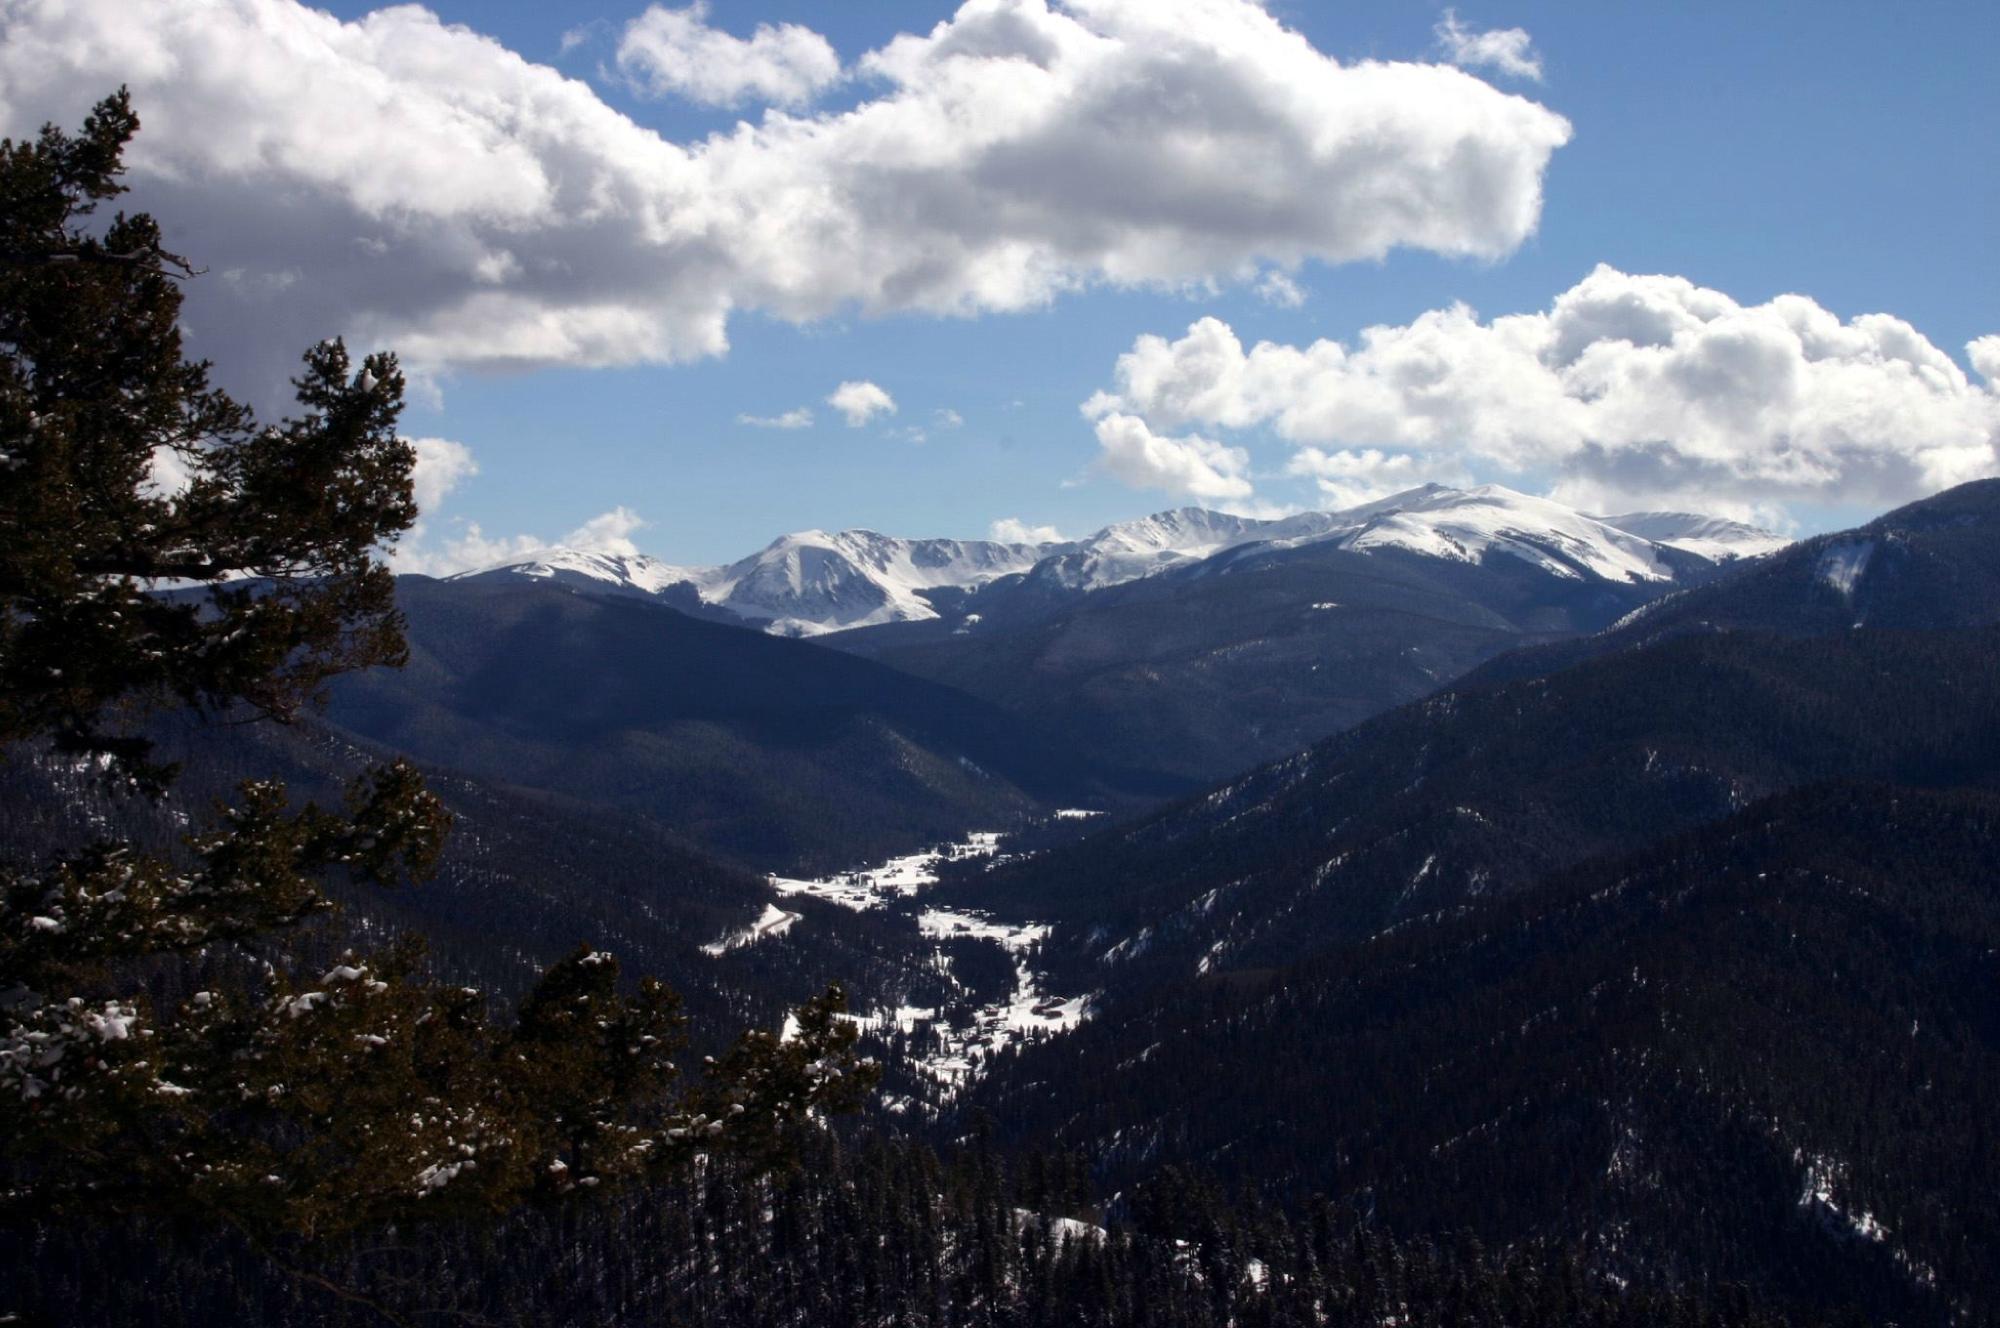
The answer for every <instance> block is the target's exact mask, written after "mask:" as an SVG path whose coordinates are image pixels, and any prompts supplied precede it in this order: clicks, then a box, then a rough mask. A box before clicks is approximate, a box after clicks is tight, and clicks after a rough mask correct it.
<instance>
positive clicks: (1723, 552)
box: [1598, 512, 1792, 563]
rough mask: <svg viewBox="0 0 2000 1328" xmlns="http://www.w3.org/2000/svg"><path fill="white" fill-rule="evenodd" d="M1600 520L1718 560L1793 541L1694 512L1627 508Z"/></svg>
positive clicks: (1769, 549) (1766, 550) (1753, 555)
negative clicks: (1646, 510) (1631, 509)
mask: <svg viewBox="0 0 2000 1328" xmlns="http://www.w3.org/2000/svg"><path fill="white" fill-rule="evenodd" d="M1598 520H1600V521H1602V522H1603V523H1604V524H1605V525H1607V526H1615V527H1616V528H1618V529H1619V530H1623V531H1626V532H1628V533H1630V534H1633V535H1638V536H1640V537H1641V538H1643V539H1649V540H1651V541H1653V542H1654V543H1655V544H1665V545H1668V546H1669V547H1671V548H1676V549H1684V550H1686V551H1687V552H1689V553H1697V554H1700V555H1701V556H1702V557H1704V558H1707V559H1710V560H1711V561H1714V562H1719V563H1726V562H1733V561H1734V560H1736V559H1738V558H1761V557H1763V556H1764V555H1765V554H1767V553H1776V552H1777V551H1778V550H1779V549H1782V548H1784V547H1785V546H1786V545H1788V544H1790V543H1791V542H1792V541H1790V540H1788V539H1786V538H1785V537H1784V536H1783V535H1774V534H1772V533H1771V532H1770V531H1768V530H1760V529H1758V528H1757V527H1756V526H1750V525H1745V524H1744V523H1743V522H1741V521H1730V520H1728V519H1726V518H1724V517H1719V516H1699V515H1696V514H1695V513H1693V512H1628V513H1627V514H1625V515H1624V516H1605V517H1599V518H1598Z"/></svg>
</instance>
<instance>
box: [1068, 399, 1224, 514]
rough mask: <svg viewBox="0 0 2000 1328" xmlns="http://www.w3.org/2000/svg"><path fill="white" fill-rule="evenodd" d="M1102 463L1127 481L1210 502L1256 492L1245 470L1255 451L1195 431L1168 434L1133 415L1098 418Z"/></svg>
mask: <svg viewBox="0 0 2000 1328" xmlns="http://www.w3.org/2000/svg"><path fill="white" fill-rule="evenodd" d="M1097 445H1098V447H1099V449H1100V451H1099V452H1098V456H1097V467H1098V469H1099V470H1101V471H1103V472H1104V473H1105V474H1107V475H1109V476H1111V477H1112V478H1113V479H1115V480H1117V481H1118V482H1119V483H1121V484H1126V485H1129V486H1131V487H1132V488H1135V489H1158V490H1162V491H1164V492H1166V493H1170V494H1173V495H1174V496H1176V497H1180V498H1196V499H1201V500H1203V501H1206V502H1214V501H1221V500H1230V499H1246V498H1249V497H1250V496H1251V493H1252V492H1253V490H1252V487H1251V484H1250V481H1249V479H1248V478H1246V477H1245V474H1244V472H1245V471H1246V470H1248V469H1249V466H1250V454H1249V453H1248V452H1246V451H1244V450H1243V449H1242V448H1240V447H1226V446H1224V445H1223V444H1221V443H1218V442H1214V441H1211V440H1210V439H1207V438H1202V437H1199V436H1197V435H1194V434H1189V435H1187V436H1186V437H1183V438H1166V437H1162V436H1161V435H1159V434H1156V433H1154V432H1153V431H1152V430H1151V429H1150V428H1148V427H1147V425H1146V422H1145V421H1144V420H1142V419H1139V418H1137V417H1136V416H1132V415H1121V414H1115V413H1114V414H1108V415H1104V416H1102V417H1101V418H1099V420H1098V421H1097Z"/></svg>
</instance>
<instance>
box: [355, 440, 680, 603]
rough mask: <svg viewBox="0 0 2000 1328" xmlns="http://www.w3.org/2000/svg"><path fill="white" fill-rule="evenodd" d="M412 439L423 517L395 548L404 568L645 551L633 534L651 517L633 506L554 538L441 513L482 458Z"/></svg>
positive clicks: (395, 562) (427, 571)
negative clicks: (500, 530)
mask: <svg viewBox="0 0 2000 1328" xmlns="http://www.w3.org/2000/svg"><path fill="white" fill-rule="evenodd" d="M408 441H409V443H410V446H411V447H412V448H414V449H415V450H416V453H417V462H416V465H415V467H414V468H412V470H411V472H410V482H411V485H412V487H413V488H414V489H415V490H416V498H417V509H418V517H417V523H416V525H414V526H412V527H411V528H410V529H409V531H408V532H407V533H406V534H405V535H404V536H403V538H402V539H401V541H399V542H398V543H397V545H396V547H395V548H394V549H392V550H391V551H390V553H389V557H388V562H389V566H390V567H391V568H393V569H394V570H395V571H397V572H398V573H410V572H416V573H421V574H423V575H425V576H450V575H452V574H454V573H457V572H469V571H475V570H477V569H479V568H484V567H493V566H496V565H498V564H502V563H509V562H520V561H523V560H525V559H529V558H533V557H535V556H536V555H538V554H542V553H546V552H548V551H549V550H550V549H555V548H570V549H583V550H586V551H588V552H592V553H616V554H623V555H625V556H627V557H630V556H632V555H634V554H636V553H638V552H639V550H638V546H637V545H635V544H634V543H633V542H632V536H633V534H635V533H636V532H637V531H639V530H642V529H644V528H645V526H646V522H645V521H644V520H642V519H641V518H640V516H639V515H638V513H636V512H634V511H632V509H630V508H628V507H622V506H621V507H614V508H612V509H611V510H610V511H608V512H604V513H602V514H600V515H598V516H594V517H592V518H591V519H590V520H588V521H586V522H584V523H583V524H582V525H580V526H578V527H577V528H576V529H575V530H572V531H570V532H569V533H568V534H566V535H564V536H563V537H562V538H561V539H558V540H553V541H551V540H545V539H542V538H540V537H539V536H535V535H488V534H487V533H486V532H485V530H484V529H482V528H481V527H480V525H479V523H478V522H476V521H465V520H462V519H441V516H442V509H443V508H444V507H445V505H446V502H447V500H449V498H450V497H451V495H452V493H453V492H454V491H456V490H457V488H458V487H459V486H460V485H461V484H463V483H464V482H465V481H466V480H468V479H470V478H472V477H473V476H474V475H477V474H478V473H479V463H478V461H477V460H476V459H475V458H474V456H473V452H472V449H471V448H470V447H467V446H466V445H465V444H464V443H460V442H455V441H453V440H452V439H449V438H412V439H410V440H408Z"/></svg>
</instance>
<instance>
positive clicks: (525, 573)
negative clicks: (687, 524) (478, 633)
mask: <svg viewBox="0 0 2000 1328" xmlns="http://www.w3.org/2000/svg"><path fill="white" fill-rule="evenodd" d="M709 570H710V569H708V568H703V567H676V566H674V565H673V564H672V563H663V562H661V561H660V560H659V559H657V558H649V557H647V556H646V555H645V554H643V553H640V554H631V555H626V554H618V553H593V552H590V551H588V550H584V549H548V550H545V551H543V552H541V553H538V554H536V555H535V556H534V557H533V558H531V559H529V560H528V561H527V562H519V563H503V564H501V565H500V566H498V567H492V568H486V569H484V570H481V571H477V572H466V573H462V574H461V576H460V577H454V578H452V579H453V580H459V579H469V578H471V577H475V576H488V575H495V574H498V575H505V576H514V577H526V578H528V579H529V580H533V581H548V582H551V583H553V584H555V585H561V586H570V587H572V588H574V589H578V590H588V591H591V592H592V593H594V594H605V593H611V594H626V595H648V596H650V595H657V594H659V593H660V592H661V591H664V590H665V589H667V588H668V587H669V586H672V585H676V584H678V583H680V582H683V581H689V582H694V581H698V580H699V578H701V577H702V576H704V575H706V574H707V573H708V571H709Z"/></svg>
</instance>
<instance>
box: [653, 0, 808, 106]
mask: <svg viewBox="0 0 2000 1328" xmlns="http://www.w3.org/2000/svg"><path fill="white" fill-rule="evenodd" d="M618 67H619V68H620V69H621V70H623V71H625V73H626V74H627V75H629V76H631V77H632V79H633V82H634V84H635V86H637V87H640V88H641V89H643V90H645V91H648V92H651V93H652V94H653V95H654V96H659V97H664V96H670V95H671V96H678V97H684V98H686V99H687V100H688V101H692V102H697V103H699V104H701V105H703V106H741V105H743V104H744V103H745V102H752V101H757V102H771V103H774V104H776V105H779V106H793V107H797V106H804V105H806V104H807V103H809V102H811V101H812V100H813V99H814V98H815V97H817V96H819V94H820V93H822V92H824V91H825V90H826V89H828V88H830V87H832V86H833V85H834V84H836V83H838V82H839V81H840V76H841V75H840V56H839V55H837V54H835V52H834V49H833V45H832V44H831V43H830V42H828V41H827V39H826V38H824V37H822V36H820V35H819V34H818V33H817V32H814V31H813V30H812V29H811V28H805V27H800V26H799V25H798V24H796V23H785V24H780V25H779V26H777V27H773V26H771V25H770V24H768V23H760V24H758V25H757V30H756V31H755V32H754V33H752V34H751V35H750V37H749V39H748V40H747V41H746V40H745V39H743V38H741V37H732V36H730V35H729V34H728V33H726V32H722V31H720V30H718V29H716V28H712V27H710V26H709V25H708V4H707V3H706V0H697V2H696V3H695V4H692V5H689V6H688V7H687V8H686V9H669V8H667V7H666V6H664V5H653V6H650V7H649V8H648V9H647V10H646V12H645V13H643V14H641V15H640V16H639V17H637V18H635V19H633V20H632V21H631V22H630V23H629V24H627V25H626V27H625V35H624V38H623V39H622V40H621V41H620V42H619V43H618Z"/></svg>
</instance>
